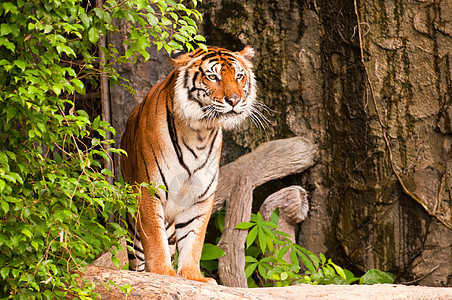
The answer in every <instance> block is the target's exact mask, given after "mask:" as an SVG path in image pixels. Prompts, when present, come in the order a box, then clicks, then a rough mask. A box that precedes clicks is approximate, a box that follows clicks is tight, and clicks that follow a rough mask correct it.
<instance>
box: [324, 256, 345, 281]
mask: <svg viewBox="0 0 452 300" xmlns="http://www.w3.org/2000/svg"><path fill="white" fill-rule="evenodd" d="M328 263H329V264H330V265H331V266H333V268H334V269H335V270H336V273H337V274H338V275H339V276H341V277H342V278H344V279H345V280H347V276H346V275H345V272H344V269H342V268H341V267H339V266H338V265H336V264H335V263H333V262H332V261H331V258H330V259H329V260H328Z"/></svg>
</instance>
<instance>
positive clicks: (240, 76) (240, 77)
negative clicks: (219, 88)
mask: <svg viewBox="0 0 452 300" xmlns="http://www.w3.org/2000/svg"><path fill="white" fill-rule="evenodd" d="M243 77H245V76H244V75H243V74H237V76H236V77H235V78H236V79H237V81H240V80H242V79H243Z"/></svg>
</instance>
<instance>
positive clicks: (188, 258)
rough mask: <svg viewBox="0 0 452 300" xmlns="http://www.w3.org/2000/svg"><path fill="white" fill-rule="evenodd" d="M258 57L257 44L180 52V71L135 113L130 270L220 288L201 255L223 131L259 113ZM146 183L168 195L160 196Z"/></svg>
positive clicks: (127, 162)
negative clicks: (204, 270) (134, 212)
mask: <svg viewBox="0 0 452 300" xmlns="http://www.w3.org/2000/svg"><path fill="white" fill-rule="evenodd" d="M254 54H255V51H254V49H253V47H252V46H246V47H245V48H244V49H243V50H242V51H239V52H233V51H230V50H227V49H224V48H220V47H210V46H208V47H207V51H206V49H202V48H198V49H196V50H195V51H193V52H189V53H183V54H180V55H179V56H177V57H175V58H173V59H172V61H173V63H174V65H175V68H174V70H173V71H172V72H171V73H170V74H169V75H168V76H167V77H166V78H165V79H164V80H162V81H160V82H158V83H157V84H156V85H155V86H154V87H152V88H151V90H150V91H149V93H148V94H147V96H146V97H145V99H144V101H143V102H142V103H141V104H139V105H138V106H137V107H135V108H134V110H133V111H132V113H131V114H130V116H129V119H128V121H127V125H126V130H125V132H124V134H123V136H122V139H121V148H122V149H123V150H125V151H126V153H127V155H125V154H123V155H122V156H121V171H122V175H123V178H124V180H125V181H126V182H127V183H129V184H131V185H134V187H135V189H136V190H137V191H138V192H139V193H138V194H139V196H138V199H137V200H138V213H137V216H136V218H135V219H134V218H132V216H128V224H129V229H130V230H131V232H132V234H133V243H134V244H133V248H134V251H133V252H132V251H131V252H129V269H131V270H135V271H148V272H152V273H157V274H163V275H170V276H179V277H182V278H186V279H191V280H196V281H200V282H205V283H211V284H213V283H216V282H215V280H214V279H212V278H208V277H204V276H203V275H202V273H201V270H200V257H201V253H202V248H203V244H204V238H205V234H206V227H207V224H208V221H209V218H210V215H211V212H212V207H213V203H214V194H215V189H216V185H217V182H218V173H219V165H220V155H221V148H222V135H223V130H231V129H233V128H235V127H237V126H238V125H239V124H241V123H242V122H243V121H244V120H246V119H248V118H250V119H252V120H253V118H254V120H256V119H257V118H256V114H259V110H258V103H259V102H258V101H257V100H256V89H257V88H256V80H255V76H254V73H253V71H252V68H253V65H252V62H251V59H252V58H253V56H254ZM143 182H145V183H150V182H152V183H153V184H155V185H156V186H164V187H165V189H162V190H159V191H158V193H155V194H152V193H149V191H148V188H146V187H145V186H143V185H140V184H141V183H143ZM134 220H135V221H134ZM174 244H175V246H176V247H177V251H178V261H177V266H178V267H177V273H176V271H175V270H174V268H173V267H172V262H171V256H172V254H173V252H174Z"/></svg>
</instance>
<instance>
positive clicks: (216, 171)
mask: <svg viewBox="0 0 452 300" xmlns="http://www.w3.org/2000/svg"><path fill="white" fill-rule="evenodd" d="M217 173H218V168H217V169H216V170H215V174H214V175H213V177H212V179H211V180H210V183H209V185H208V186H207V188H206V189H205V191H204V192H203V193H202V194H201V195H200V196H199V197H198V199H202V198H203V197H204V196H205V195H206V194H207V191H209V189H210V187H211V186H212V184H213V183H214V181H215V179H216V177H217ZM204 201H205V200H203V201H199V202H196V203H195V204H199V203H202V202H204Z"/></svg>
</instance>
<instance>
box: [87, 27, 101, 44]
mask: <svg viewBox="0 0 452 300" xmlns="http://www.w3.org/2000/svg"><path fill="white" fill-rule="evenodd" d="M88 39H89V41H90V42H91V43H93V44H96V43H97V41H98V40H99V30H97V28H96V27H91V29H90V30H89V31H88Z"/></svg>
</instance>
